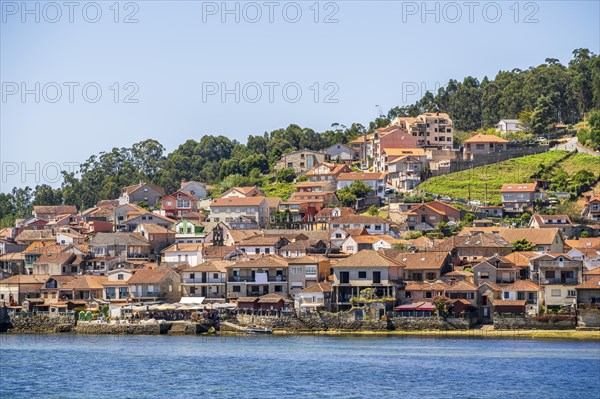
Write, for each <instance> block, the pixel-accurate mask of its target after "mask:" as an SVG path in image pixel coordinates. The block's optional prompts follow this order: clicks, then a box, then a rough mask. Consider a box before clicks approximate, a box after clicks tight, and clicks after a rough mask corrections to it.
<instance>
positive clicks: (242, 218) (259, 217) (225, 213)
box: [209, 196, 270, 229]
mask: <svg viewBox="0 0 600 399" xmlns="http://www.w3.org/2000/svg"><path fill="white" fill-rule="evenodd" d="M209 209H210V221H211V222H216V223H218V222H225V223H227V224H228V225H229V226H230V227H231V228H240V229H257V228H264V227H266V225H267V223H268V222H269V214H270V213H269V209H270V207H269V203H268V201H267V200H266V197H263V196H256V197H241V198H240V197H225V198H217V199H216V200H214V201H213V202H212V203H211V204H210V207H209Z"/></svg>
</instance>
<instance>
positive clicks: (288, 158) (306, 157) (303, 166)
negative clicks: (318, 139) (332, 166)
mask: <svg viewBox="0 0 600 399" xmlns="http://www.w3.org/2000/svg"><path fill="white" fill-rule="evenodd" d="M329 159H330V158H329V154H327V153H326V152H319V151H311V150H300V151H294V152H290V153H289V154H285V155H283V156H282V157H281V159H280V160H279V162H277V164H276V165H275V170H280V169H285V168H291V169H294V172H296V174H298V175H299V174H303V173H305V172H307V171H308V170H310V169H312V168H313V166H315V165H317V164H319V163H321V162H325V161H329Z"/></svg>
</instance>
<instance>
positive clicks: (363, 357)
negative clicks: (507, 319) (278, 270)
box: [0, 335, 600, 399]
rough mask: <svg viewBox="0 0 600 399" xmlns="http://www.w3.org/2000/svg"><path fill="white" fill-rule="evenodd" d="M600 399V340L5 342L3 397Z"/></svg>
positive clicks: (0, 356) (71, 338) (66, 338)
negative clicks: (599, 341)
mask: <svg viewBox="0 0 600 399" xmlns="http://www.w3.org/2000/svg"><path fill="white" fill-rule="evenodd" d="M30 397H45V398H88V397H89V398H318V397H323V398H324V397H339V398H569V399H575V398H586V399H592V398H600V343H598V342H567V341H546V340H543V341H534V340H526V339H515V340H511V339H503V340H483V339H452V338H450V339H436V338H405V337H345V336H344V337H323V336H285V337H281V336H243V337H235V336H227V337H223V338H222V337H174V336H144V337H139V336H138V337H122V336H81V335H0V398H2V399H6V398H30Z"/></svg>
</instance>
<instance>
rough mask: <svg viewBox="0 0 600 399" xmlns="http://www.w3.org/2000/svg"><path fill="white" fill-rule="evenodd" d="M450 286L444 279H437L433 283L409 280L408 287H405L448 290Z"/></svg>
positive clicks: (412, 289) (413, 289)
mask: <svg viewBox="0 0 600 399" xmlns="http://www.w3.org/2000/svg"><path fill="white" fill-rule="evenodd" d="M448 288H450V286H449V285H448V284H446V283H444V282H442V281H435V282H432V283H428V282H422V283H417V282H409V283H408V284H407V285H406V287H404V290H405V291H446V290H447V289H448Z"/></svg>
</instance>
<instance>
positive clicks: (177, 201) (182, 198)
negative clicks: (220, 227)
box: [160, 191, 200, 219]
mask: <svg viewBox="0 0 600 399" xmlns="http://www.w3.org/2000/svg"><path fill="white" fill-rule="evenodd" d="M199 202H200V201H199V199H198V197H195V196H193V195H191V194H189V193H187V192H185V191H178V192H176V193H174V194H170V195H167V196H166V197H165V198H163V200H162V201H161V204H160V210H161V214H162V215H164V216H166V217H168V218H176V219H181V218H185V216H186V215H187V214H189V213H191V212H197V211H198V210H199V209H200V206H199Z"/></svg>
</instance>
